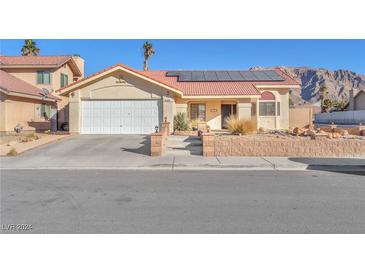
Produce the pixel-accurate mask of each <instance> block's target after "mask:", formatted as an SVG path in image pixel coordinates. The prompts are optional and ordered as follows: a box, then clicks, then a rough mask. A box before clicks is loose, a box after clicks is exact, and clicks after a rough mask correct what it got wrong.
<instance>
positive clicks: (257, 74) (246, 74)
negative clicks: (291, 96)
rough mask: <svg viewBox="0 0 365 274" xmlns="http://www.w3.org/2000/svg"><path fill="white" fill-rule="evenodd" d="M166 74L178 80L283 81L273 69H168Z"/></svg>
mask: <svg viewBox="0 0 365 274" xmlns="http://www.w3.org/2000/svg"><path fill="white" fill-rule="evenodd" d="M166 76H175V77H178V81H180V82H213V81H239V82H244V81H247V82H249V81H251V82H252V81H283V80H284V78H283V77H282V76H281V75H280V74H278V73H277V72H276V71H274V70H266V71H224V70H220V71H213V70H211V71H190V70H185V71H168V72H167V73H166Z"/></svg>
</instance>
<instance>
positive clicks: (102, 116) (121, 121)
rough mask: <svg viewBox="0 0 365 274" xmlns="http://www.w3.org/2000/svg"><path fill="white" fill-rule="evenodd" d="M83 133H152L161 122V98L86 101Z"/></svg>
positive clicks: (82, 125) (83, 112)
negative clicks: (159, 99)
mask: <svg viewBox="0 0 365 274" xmlns="http://www.w3.org/2000/svg"><path fill="white" fill-rule="evenodd" d="M81 104H82V106H81V117H82V118H81V133H82V134H150V133H152V132H154V131H155V127H156V126H159V101H158V100H113V101H104V100H103V101H82V103H81Z"/></svg>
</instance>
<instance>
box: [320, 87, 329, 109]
mask: <svg viewBox="0 0 365 274" xmlns="http://www.w3.org/2000/svg"><path fill="white" fill-rule="evenodd" d="M327 95H328V89H327V86H326V85H322V86H321V87H320V88H319V96H320V97H319V98H320V100H321V112H326V109H327V107H328V106H327V105H328V100H327V98H326V97H327ZM325 101H326V102H327V104H325Z"/></svg>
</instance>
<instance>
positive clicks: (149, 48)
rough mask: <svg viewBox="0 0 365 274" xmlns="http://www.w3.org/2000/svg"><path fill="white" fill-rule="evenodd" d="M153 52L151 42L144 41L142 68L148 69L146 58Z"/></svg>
mask: <svg viewBox="0 0 365 274" xmlns="http://www.w3.org/2000/svg"><path fill="white" fill-rule="evenodd" d="M154 54H155V50H154V49H153V46H152V43H150V42H148V41H146V42H145V43H144V44H143V55H144V61H143V70H148V59H149V58H150V57H151V56H152V55H154Z"/></svg>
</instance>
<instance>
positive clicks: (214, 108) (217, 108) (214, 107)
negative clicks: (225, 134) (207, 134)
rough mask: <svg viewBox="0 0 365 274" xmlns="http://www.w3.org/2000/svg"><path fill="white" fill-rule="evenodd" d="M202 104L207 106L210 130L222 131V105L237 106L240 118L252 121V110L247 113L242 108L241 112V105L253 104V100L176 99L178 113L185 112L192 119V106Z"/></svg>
mask: <svg viewBox="0 0 365 274" xmlns="http://www.w3.org/2000/svg"><path fill="white" fill-rule="evenodd" d="M198 103H202V104H205V105H206V120H207V121H206V122H207V125H208V126H209V127H210V129H212V130H215V129H221V126H222V113H221V105H222V104H237V115H238V116H239V115H241V116H240V117H241V118H243V119H251V108H249V111H248V112H247V111H246V109H245V111H243V108H241V111H239V105H240V104H241V107H242V106H243V105H244V104H246V105H247V104H249V105H250V104H251V99H249V98H246V99H237V100H232V99H226V100H222V99H202V100H199V99H196V100H191V99H181V98H176V111H175V114H176V113H177V112H185V113H186V114H187V116H188V118H189V119H190V104H198Z"/></svg>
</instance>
